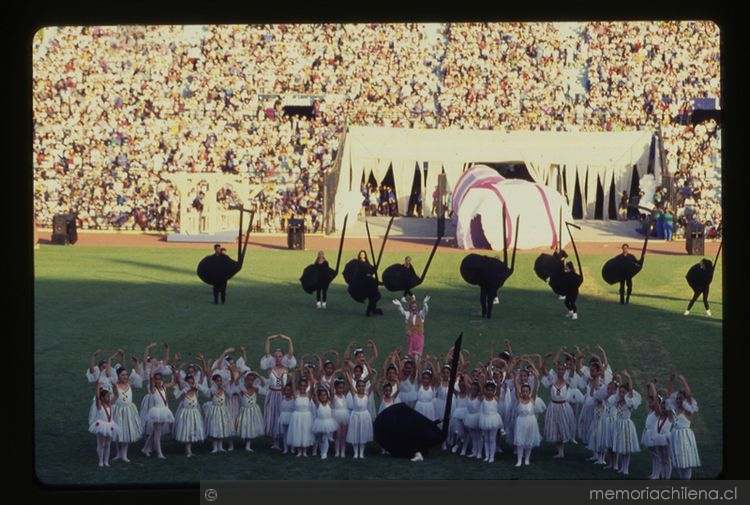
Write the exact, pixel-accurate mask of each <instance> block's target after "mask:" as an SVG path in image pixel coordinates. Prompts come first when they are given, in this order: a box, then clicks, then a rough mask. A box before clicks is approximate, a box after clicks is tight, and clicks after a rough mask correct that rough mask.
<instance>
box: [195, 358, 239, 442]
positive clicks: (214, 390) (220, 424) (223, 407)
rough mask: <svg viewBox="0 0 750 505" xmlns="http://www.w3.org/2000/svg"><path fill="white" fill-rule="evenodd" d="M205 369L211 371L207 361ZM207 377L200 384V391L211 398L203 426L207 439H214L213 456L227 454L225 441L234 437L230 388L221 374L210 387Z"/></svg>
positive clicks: (212, 380)
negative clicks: (230, 407)
mask: <svg viewBox="0 0 750 505" xmlns="http://www.w3.org/2000/svg"><path fill="white" fill-rule="evenodd" d="M203 369H204V370H210V368H209V367H208V365H207V363H206V362H205V360H204V362H203ZM207 376H208V374H205V375H204V376H203V382H201V383H200V384H198V390H199V391H200V392H201V393H203V394H204V395H206V396H208V397H210V398H211V400H210V401H209V402H207V403H206V404H205V405H204V416H203V426H204V428H205V431H206V438H210V439H212V442H211V443H212V446H213V448H212V450H211V454H215V453H217V452H225V450H224V440H226V439H231V438H232V436H234V426H233V425H232V418H231V417H230V416H229V409H227V396H228V392H227V389H228V388H229V387H230V386H229V385H227V384H225V383H224V379H223V378H222V376H221V374H214V375H213V376H212V377H211V382H212V384H211V386H210V387H209V386H208V384H207Z"/></svg>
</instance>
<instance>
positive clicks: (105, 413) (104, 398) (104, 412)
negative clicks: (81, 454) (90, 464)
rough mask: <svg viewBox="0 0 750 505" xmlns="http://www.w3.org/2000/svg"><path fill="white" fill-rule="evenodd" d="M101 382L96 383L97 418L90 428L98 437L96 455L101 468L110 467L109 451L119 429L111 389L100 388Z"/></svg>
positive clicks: (90, 431)
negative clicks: (113, 415) (113, 411)
mask: <svg viewBox="0 0 750 505" xmlns="http://www.w3.org/2000/svg"><path fill="white" fill-rule="evenodd" d="M100 386H101V385H100V383H99V381H97V382H96V383H95V390H94V391H95V394H96V418H95V419H94V422H93V423H91V426H89V433H93V434H94V435H96V454H97V456H98V457H99V466H109V449H110V445H111V443H112V438H113V437H115V436H117V433H118V430H119V427H118V426H117V423H115V422H114V421H113V420H112V403H111V398H110V396H111V395H110V391H109V389H106V388H102V387H100Z"/></svg>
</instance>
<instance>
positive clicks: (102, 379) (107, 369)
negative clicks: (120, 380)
mask: <svg viewBox="0 0 750 505" xmlns="http://www.w3.org/2000/svg"><path fill="white" fill-rule="evenodd" d="M101 353H102V350H101V349H97V350H96V351H94V354H92V355H91V361H90V362H89V367H88V369H87V370H86V380H88V381H89V383H90V384H94V383H95V382H97V381H98V382H99V383H100V385H101V387H103V388H105V389H108V390H109V391H110V393H111V392H112V384H113V383H114V382H116V381H117V377H116V374H115V371H114V370H113V368H112V359H114V358H115V357H116V356H117V353H115V354H113V355H112V356H110V357H109V358H107V359H102V360H99V362H98V363H97V360H96V359H97V357H98V356H99V354H101ZM96 398H97V395H96V394H94V396H92V397H91V406H90V407H89V417H88V424H87V426H91V423H93V422H94V421H95V420H96V416H97V412H98V409H97V407H96Z"/></svg>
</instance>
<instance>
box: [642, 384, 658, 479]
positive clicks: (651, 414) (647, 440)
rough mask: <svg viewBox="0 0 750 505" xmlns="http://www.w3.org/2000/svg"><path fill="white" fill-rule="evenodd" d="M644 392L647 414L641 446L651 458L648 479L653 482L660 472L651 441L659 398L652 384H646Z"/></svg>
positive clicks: (654, 448) (654, 447)
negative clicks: (645, 394)
mask: <svg viewBox="0 0 750 505" xmlns="http://www.w3.org/2000/svg"><path fill="white" fill-rule="evenodd" d="M646 390H647V391H648V396H647V397H646V404H647V406H648V414H647V415H646V422H645V424H644V425H643V431H642V432H641V445H643V446H644V447H646V448H647V449H648V452H649V455H650V456H651V474H650V475H649V476H648V478H649V479H651V480H655V479H658V478H659V470H660V468H659V457H658V456H657V454H656V446H655V445H654V441H653V435H654V431H655V428H656V419H657V418H658V417H659V414H658V413H657V410H658V408H659V406H658V404H659V398H658V396H657V394H656V386H655V385H654V384H653V383H651V382H650V383H648V384H646Z"/></svg>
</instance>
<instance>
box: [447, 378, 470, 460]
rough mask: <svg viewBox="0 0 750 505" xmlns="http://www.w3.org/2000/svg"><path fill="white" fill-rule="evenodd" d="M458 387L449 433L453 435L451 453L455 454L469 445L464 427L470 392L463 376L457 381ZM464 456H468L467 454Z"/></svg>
mask: <svg viewBox="0 0 750 505" xmlns="http://www.w3.org/2000/svg"><path fill="white" fill-rule="evenodd" d="M456 387H457V389H458V391H456V393H455V394H454V396H453V402H454V404H455V406H456V407H455V409H453V413H452V414H451V421H450V426H449V431H451V432H452V433H453V440H452V442H453V449H452V450H451V452H453V453H454V454H455V453H456V452H458V451H459V450H460V449H461V446H465V445H466V444H467V439H468V433H467V430H466V428H465V426H464V419H466V405H467V403H468V400H469V395H468V391H467V389H466V381H465V380H464V376H463V375H461V376H460V377H459V378H458V380H457V381H456ZM462 454H466V453H465V452H464V453H462Z"/></svg>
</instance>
